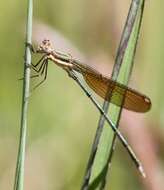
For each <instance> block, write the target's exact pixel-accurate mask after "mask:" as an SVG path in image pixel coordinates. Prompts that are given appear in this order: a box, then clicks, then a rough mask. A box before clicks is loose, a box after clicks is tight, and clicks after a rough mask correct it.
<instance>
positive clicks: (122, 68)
mask: <svg viewBox="0 0 164 190" xmlns="http://www.w3.org/2000/svg"><path fill="white" fill-rule="evenodd" d="M143 8H144V0H132V3H131V6H130V9H129V14H128V17H127V20H126V24H125V27H124V30H123V33H122V37H121V41H120V45H119V48H118V51H117V56H116V59H115V65H114V68H113V73H112V78H113V79H114V80H117V81H119V82H120V83H123V84H127V83H128V80H129V77H130V74H131V71H132V67H133V61H134V55H135V50H136V45H137V40H138V36H139V31H140V26H141V20H142V14H143ZM108 108H109V113H110V118H111V119H112V121H113V122H114V123H115V124H116V126H118V124H119V120H120V115H121V108H118V107H116V106H114V105H111V104H110V106H109V103H108V102H106V101H105V102H104V105H103V109H104V111H105V112H106V113H107V111H108ZM104 123H105V120H104V117H103V116H102V115H101V116H100V120H99V124H98V128H97V132H96V135H95V139H94V143H93V147H92V150H91V154H90V158H89V161H88V165H87V169H86V173H85V177H84V181H83V187H82V189H102V188H103V187H104V186H105V177H106V174H107V170H108V165H109V163H110V166H111V160H112V155H113V152H114V147H115V135H114V134H113V132H112V131H111V130H110V128H109V127H108V126H105V127H104Z"/></svg>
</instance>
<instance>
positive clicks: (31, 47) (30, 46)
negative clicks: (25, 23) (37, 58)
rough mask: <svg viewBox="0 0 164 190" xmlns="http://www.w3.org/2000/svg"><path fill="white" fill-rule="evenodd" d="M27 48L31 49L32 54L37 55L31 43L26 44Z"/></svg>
mask: <svg viewBox="0 0 164 190" xmlns="http://www.w3.org/2000/svg"><path fill="white" fill-rule="evenodd" d="M25 46H26V47H29V48H30V50H31V52H32V53H36V50H35V48H34V47H33V45H32V44H31V43H29V42H25Z"/></svg>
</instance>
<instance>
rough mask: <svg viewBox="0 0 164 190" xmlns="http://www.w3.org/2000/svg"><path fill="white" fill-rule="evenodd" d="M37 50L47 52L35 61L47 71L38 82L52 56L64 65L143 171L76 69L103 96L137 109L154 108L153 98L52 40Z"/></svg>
mask: <svg viewBox="0 0 164 190" xmlns="http://www.w3.org/2000/svg"><path fill="white" fill-rule="evenodd" d="M36 53H40V54H43V56H42V58H41V59H40V60H39V61H38V62H37V63H36V64H35V65H33V69H34V70H35V71H36V72H38V73H40V74H41V75H44V79H43V80H42V81H41V82H40V83H39V84H38V85H40V84H41V83H43V82H44V81H45V80H46V77H47V69H48V61H49V60H51V61H52V62H54V63H55V64H56V65H58V66H59V67H61V68H63V69H64V70H65V71H66V72H67V73H68V74H69V76H70V77H72V78H73V79H74V80H75V81H76V82H77V83H78V84H79V85H80V86H81V87H82V89H83V90H84V91H85V92H86V93H87V95H88V96H89V97H90V98H91V100H92V102H93V103H94V104H95V105H96V107H97V109H98V110H99V111H100V112H101V114H103V115H104V117H105V119H106V120H107V122H108V123H109V124H110V126H111V128H112V129H113V131H114V132H115V133H116V135H117V136H118V138H119V139H120V140H121V142H122V144H123V145H124V146H125V147H126V149H127V150H128V152H129V153H130V156H131V157H132V159H133V160H134V161H135V164H136V166H137V167H138V168H139V169H140V171H141V170H142V168H141V163H140V162H139V160H138V159H137V158H136V156H135V154H134V152H133V151H132V149H131V147H130V146H129V145H128V143H127V141H126V140H125V138H124V137H123V136H122V134H121V133H120V131H119V130H118V129H117V128H116V127H115V125H114V124H113V122H112V121H111V120H110V119H109V118H108V116H107V115H106V114H105V113H104V111H103V110H102V109H101V106H99V105H98V104H97V103H95V99H94V98H92V96H91V95H90V94H89V93H88V92H87V91H86V90H85V87H84V86H83V85H82V83H81V82H80V81H79V80H78V78H77V76H76V73H75V71H76V72H78V73H80V74H82V76H83V78H84V79H85V81H86V83H87V84H88V85H89V87H90V88H91V89H93V90H94V91H95V92H96V93H97V94H98V95H99V96H100V97H102V98H103V99H105V100H107V101H110V102H111V103H113V104H115V105H116V106H122V107H123V108H125V109H128V110H131V111H135V112H147V111H148V110H149V109H150V108H151V101H150V99H149V98H148V97H147V96H145V95H143V94H141V93H139V92H137V91H136V90H133V89H131V88H129V87H127V86H125V85H123V84H121V83H118V82H116V81H113V80H112V79H111V78H108V77H106V76H104V75H102V74H101V73H99V72H98V71H97V70H95V69H93V68H92V67H90V66H88V65H85V64H82V63H80V62H79V61H77V60H75V59H73V58H72V57H71V56H69V55H65V54H62V53H59V52H57V51H55V50H54V48H53V46H52V45H51V43H50V41H49V40H43V41H42V43H41V44H40V45H39V47H38V48H37V50H36ZM38 85H37V86H38ZM141 173H142V171H141Z"/></svg>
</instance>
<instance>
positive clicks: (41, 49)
mask: <svg viewBox="0 0 164 190" xmlns="http://www.w3.org/2000/svg"><path fill="white" fill-rule="evenodd" d="M52 51H54V48H53V47H52V44H51V42H50V40H47V39H44V40H43V41H42V42H41V44H40V45H39V46H38V48H37V50H36V52H37V53H51V52H52Z"/></svg>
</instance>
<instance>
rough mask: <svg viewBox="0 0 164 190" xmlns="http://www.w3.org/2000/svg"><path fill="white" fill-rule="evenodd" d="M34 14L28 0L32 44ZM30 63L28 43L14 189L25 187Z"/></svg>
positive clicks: (27, 35)
mask: <svg viewBox="0 0 164 190" xmlns="http://www.w3.org/2000/svg"><path fill="white" fill-rule="evenodd" d="M32 15H33V1H32V0H28V10H27V26H26V43H25V44H31V39H32ZM30 65H31V52H30V48H29V46H27V45H26V46H25V56H24V77H23V92H22V109H21V123H20V138H19V149H18V155H17V164H16V172H15V183H14V190H23V189H24V162H25V147H26V131H27V111H28V102H29V94H30Z"/></svg>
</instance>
